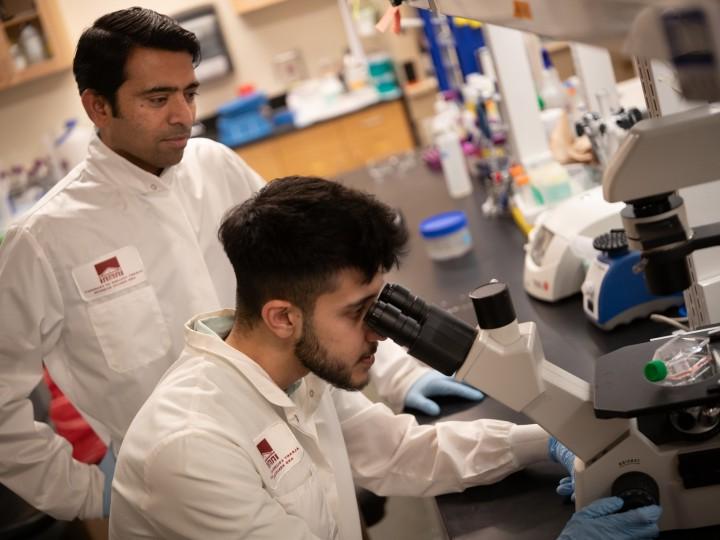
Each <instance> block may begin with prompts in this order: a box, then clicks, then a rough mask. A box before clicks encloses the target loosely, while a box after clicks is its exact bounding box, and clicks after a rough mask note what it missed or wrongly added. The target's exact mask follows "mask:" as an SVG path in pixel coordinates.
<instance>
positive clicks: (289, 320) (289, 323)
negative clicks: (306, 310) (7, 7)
mask: <svg viewBox="0 0 720 540" xmlns="http://www.w3.org/2000/svg"><path fill="white" fill-rule="evenodd" d="M262 318H263V321H265V325H266V326H267V327H268V329H269V330H270V331H271V332H272V333H274V334H275V335H276V336H277V337H279V338H281V339H288V338H291V337H293V336H299V335H300V333H301V332H302V312H301V311H300V310H299V309H298V308H297V307H296V306H295V305H293V304H292V303H290V302H288V301H286V300H270V301H268V302H266V303H265V305H264V306H263V308H262Z"/></svg>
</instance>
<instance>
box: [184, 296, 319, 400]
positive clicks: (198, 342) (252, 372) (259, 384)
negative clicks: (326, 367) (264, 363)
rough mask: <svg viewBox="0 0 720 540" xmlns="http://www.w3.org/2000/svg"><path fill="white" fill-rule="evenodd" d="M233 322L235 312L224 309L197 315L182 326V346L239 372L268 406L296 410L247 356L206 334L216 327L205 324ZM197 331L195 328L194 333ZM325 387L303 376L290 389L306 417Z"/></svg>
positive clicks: (310, 376)
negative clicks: (183, 335)
mask: <svg viewBox="0 0 720 540" xmlns="http://www.w3.org/2000/svg"><path fill="white" fill-rule="evenodd" d="M228 317H229V318H234V317H235V311H234V310H232V309H223V310H220V311H213V312H210V313H203V314H200V315H197V316H195V317H193V318H192V319H190V320H189V321H188V322H187V323H185V343H186V344H187V345H188V346H189V347H192V348H194V349H198V350H201V351H204V352H206V353H210V354H212V355H214V356H219V357H220V358H223V359H224V360H226V361H227V362H228V363H229V364H230V365H231V366H232V367H233V368H234V369H236V370H237V371H239V372H240V373H241V374H242V375H243V376H244V377H245V378H246V379H247V380H248V381H249V382H250V383H251V384H252V385H253V386H254V387H255V388H256V389H257V391H258V392H259V393H260V394H261V395H262V396H264V397H265V398H266V399H267V400H268V401H269V402H270V403H272V404H274V405H277V406H279V407H283V408H285V409H295V408H296V407H297V406H298V403H296V402H295V401H293V399H291V398H290V396H289V395H288V394H287V393H285V391H284V390H283V389H282V388H280V387H279V386H278V385H277V384H276V383H275V382H274V381H273V380H272V379H271V378H270V376H269V375H268V374H267V372H266V371H265V370H264V369H262V368H261V367H260V365H258V364H257V362H255V361H254V360H252V359H251V358H250V357H248V356H247V355H246V354H244V353H242V352H240V351H238V350H237V349H235V348H233V347H231V346H230V345H228V344H227V343H225V341H224V340H223V338H222V337H220V336H219V335H217V334H215V333H211V332H208V330H207V329H208V328H211V329H212V328H218V325H216V324H212V323H208V321H209V320H212V319H217V318H228ZM196 328H198V329H197V330H196ZM327 386H328V383H326V382H325V381H323V380H322V379H320V378H319V377H317V376H315V375H313V374H312V373H311V374H309V375H306V376H305V377H303V378H302V379H301V384H300V385H299V386H298V387H293V388H292V390H291V394H292V395H295V393H298V394H299V396H300V398H301V399H300V401H301V402H302V403H303V407H302V408H303V409H305V412H306V413H307V414H312V412H313V411H314V410H315V409H316V408H317V405H318V403H319V402H320V397H321V396H322V394H323V392H324V391H325V390H326V389H327Z"/></svg>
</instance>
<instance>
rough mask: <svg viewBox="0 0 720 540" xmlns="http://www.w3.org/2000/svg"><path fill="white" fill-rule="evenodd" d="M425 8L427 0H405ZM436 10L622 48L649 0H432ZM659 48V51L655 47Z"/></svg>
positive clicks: (606, 46) (534, 31)
mask: <svg viewBox="0 0 720 540" xmlns="http://www.w3.org/2000/svg"><path fill="white" fill-rule="evenodd" d="M407 3H408V4H409V5H411V6H413V7H417V8H423V9H429V8H430V5H429V2H428V0H407ZM435 4H436V6H437V8H438V11H439V12H440V13H443V14H445V15H452V16H457V17H465V18H468V19H474V20H477V21H481V22H484V23H489V24H495V25H498V26H504V27H508V28H514V29H516V30H522V31H525V32H532V33H534V34H538V35H540V36H544V37H547V38H551V39H555V40H562V41H578V42H582V43H588V44H591V45H598V46H602V47H605V48H608V49H611V50H615V51H617V52H625V53H627V51H626V50H625V41H626V39H627V36H628V35H629V34H630V33H631V30H632V29H633V28H634V26H635V25H636V24H637V23H638V21H639V20H640V19H641V18H642V17H641V15H642V14H643V12H644V11H645V10H648V11H650V10H651V9H648V8H653V7H654V6H657V5H658V2H657V1H653V0H524V1H521V0H493V1H486V0H435ZM658 52H660V51H658Z"/></svg>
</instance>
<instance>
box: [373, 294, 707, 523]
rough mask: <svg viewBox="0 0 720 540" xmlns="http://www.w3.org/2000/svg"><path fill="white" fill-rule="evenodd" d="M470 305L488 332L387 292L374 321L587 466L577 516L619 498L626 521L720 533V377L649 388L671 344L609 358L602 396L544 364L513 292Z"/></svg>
mask: <svg viewBox="0 0 720 540" xmlns="http://www.w3.org/2000/svg"><path fill="white" fill-rule="evenodd" d="M470 298H471V299H472V302H473V307H474V308H475V314H476V316H477V320H478V327H477V328H473V327H471V326H470V325H468V324H465V323H464V322H462V321H460V320H459V319H456V318H455V317H454V316H452V315H449V314H448V313H446V312H444V311H443V310H441V309H440V308H437V307H436V306H433V305H430V304H426V303H425V302H424V301H423V300H422V299H420V298H418V297H416V296H413V295H412V294H411V293H410V292H409V291H407V290H405V289H403V288H402V287H399V286H397V285H386V286H385V288H384V289H383V291H382V292H381V294H380V297H379V299H378V301H377V302H376V303H375V304H374V305H373V306H372V307H371V309H370V310H369V311H368V315H367V316H366V319H365V320H366V322H367V324H368V326H370V327H371V328H372V329H373V330H374V331H375V332H377V333H378V334H380V335H383V336H387V337H390V338H391V339H393V340H394V341H396V342H397V343H399V344H400V345H402V346H405V347H407V348H408V352H409V353H410V354H411V355H413V356H415V357H416V358H419V359H420V360H422V361H424V362H426V363H427V364H429V365H430V366H432V367H434V368H435V369H437V370H439V371H441V372H443V373H445V374H452V373H455V378H457V379H458V380H461V381H464V382H467V383H468V384H471V385H473V386H476V387H477V388H479V389H480V390H482V391H483V392H486V393H487V394H489V395H491V396H493V398H495V399H496V400H498V401H499V402H501V403H503V404H505V405H507V406H508V407H510V408H512V409H514V410H516V411H518V412H522V413H524V414H525V415H527V416H528V417H529V418H531V419H532V420H533V421H535V422H537V423H538V424H540V425H541V426H542V427H544V428H545V429H546V430H547V431H548V432H549V433H551V434H552V435H554V436H555V437H557V438H558V439H559V440H561V441H562V442H563V444H565V445H566V446H567V447H568V448H570V450H572V451H573V452H574V453H575V455H576V461H575V503H576V507H577V508H581V507H583V506H586V505H587V504H589V503H590V502H592V501H594V500H596V499H598V498H601V497H606V496H609V495H611V494H612V495H617V496H619V497H622V498H623V500H624V501H625V505H624V507H623V508H624V509H626V510H627V509H630V508H634V507H638V506H644V505H647V504H654V503H659V504H661V505H662V507H663V513H662V517H661V519H660V523H659V526H660V529H661V530H670V529H690V528H697V527H703V526H708V525H715V524H718V523H719V522H720V518H718V514H717V508H716V506H717V500H718V496H720V474H719V473H718V472H717V471H718V469H717V465H716V464H717V463H718V461H719V460H720V440H718V437H717V436H716V435H717V433H718V431H719V430H720V408H719V407H717V403H718V401H720V396H718V394H717V393H716V392H715V393H713V392H712V389H717V388H718V386H717V381H716V379H717V377H713V378H711V379H710V380H706V381H702V382H700V383H697V384H694V385H689V386H676V387H672V388H668V387H666V386H662V385H659V384H654V383H652V382H649V381H648V380H646V379H645V378H644V366H645V364H646V363H647V362H648V361H649V360H650V359H651V358H653V356H654V352H655V351H656V350H657V349H658V348H659V347H660V346H661V345H662V344H663V343H664V342H665V341H666V340H665V339H663V340H661V341H660V342H659V343H658V342H653V341H651V342H646V343H642V344H640V345H634V346H631V347H625V348H623V349H619V350H618V351H615V352H613V353H611V354H609V355H605V356H604V357H603V358H602V359H601V361H599V362H598V364H597V369H596V374H595V386H594V388H593V387H591V385H590V384H589V383H587V382H585V381H584V380H582V379H580V378H578V377H576V376H574V375H573V374H571V373H569V372H567V371H565V370H563V369H561V368H560V367H558V366H556V365H555V364H553V363H552V362H550V361H548V360H547V359H546V358H545V356H544V353H543V349H542V345H541V343H540V337H539V336H538V333H537V327H536V325H535V323H533V322H525V323H522V324H519V323H518V321H517V319H516V317H515V311H514V308H513V306H512V301H511V300H510V294H509V291H508V289H507V286H506V285H505V284H503V283H498V282H492V283H488V284H486V285H483V286H481V287H479V288H478V289H476V290H475V291H473V292H472V293H471V294H470ZM719 329H720V327H719ZM704 333H705V334H707V333H708V331H704ZM710 339H711V341H712V337H711V338H710ZM690 405H692V406H690Z"/></svg>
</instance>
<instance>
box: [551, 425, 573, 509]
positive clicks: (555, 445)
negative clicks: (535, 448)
mask: <svg viewBox="0 0 720 540" xmlns="http://www.w3.org/2000/svg"><path fill="white" fill-rule="evenodd" d="M548 454H550V459H552V460H553V461H555V462H557V463H560V464H561V465H562V466H563V467H565V470H566V471H567V472H568V473H570V476H566V477H565V478H563V479H562V480H560V483H559V484H558V487H557V489H556V490H555V491H557V494H558V495H562V496H563V497H570V498H572V500H575V454H573V453H572V452H571V451H570V450H568V449H567V447H566V446H565V445H564V444H563V443H561V442H560V441H558V440H557V439H556V438H555V437H550V441H549V442H548Z"/></svg>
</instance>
